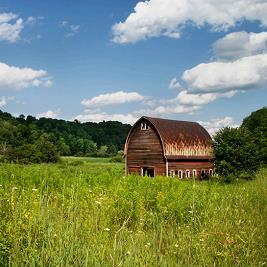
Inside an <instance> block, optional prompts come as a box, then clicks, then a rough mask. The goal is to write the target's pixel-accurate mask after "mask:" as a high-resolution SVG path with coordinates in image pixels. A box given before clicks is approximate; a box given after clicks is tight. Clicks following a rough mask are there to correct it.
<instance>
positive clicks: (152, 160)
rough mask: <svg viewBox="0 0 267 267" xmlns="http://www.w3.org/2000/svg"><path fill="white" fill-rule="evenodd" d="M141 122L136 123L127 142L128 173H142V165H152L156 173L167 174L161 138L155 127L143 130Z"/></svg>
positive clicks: (150, 126)
mask: <svg viewBox="0 0 267 267" xmlns="http://www.w3.org/2000/svg"><path fill="white" fill-rule="evenodd" d="M141 123H142V121H141V122H140V123H138V124H137V125H135V128H134V129H133V131H132V133H131V136H130V137H129V140H128V144H127V148H128V149H127V154H126V169H127V174H130V173H136V174H141V168H142V167H152V168H154V170H155V175H166V164H165V158H164V155H163V148H162V145H161V141H160V138H159V136H158V134H157V133H156V130H155V129H154V127H153V126H152V125H151V124H150V123H148V122H147V121H146V123H147V124H148V125H149V129H148V130H141Z"/></svg>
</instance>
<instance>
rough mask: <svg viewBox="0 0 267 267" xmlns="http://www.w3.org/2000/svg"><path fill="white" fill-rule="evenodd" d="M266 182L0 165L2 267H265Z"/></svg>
mask: <svg viewBox="0 0 267 267" xmlns="http://www.w3.org/2000/svg"><path fill="white" fill-rule="evenodd" d="M266 181H267V172H266V170H262V171H261V172H260V173H259V174H258V176H257V178H256V179H255V180H253V181H240V182H236V183H234V184H220V183H216V182H208V181H207V182H198V181H180V180H176V179H171V178H166V177H158V178H155V179H150V178H147V177H135V176H130V177H124V176H123V164H109V163H105V164H104V163H100V164H98V163H85V164H83V165H79V166H72V165H70V164H67V163H64V162H63V163H62V164H57V165H47V164H46V165H45V164H44V165H31V166H22V165H12V164H2V165H0V197H1V202H0V220H1V224H0V262H1V263H2V266H264V265H266V262H267V260H266V240H267V237H266V213H267V212H266V211H267V208H266V204H267V203H266V191H267V190H266Z"/></svg>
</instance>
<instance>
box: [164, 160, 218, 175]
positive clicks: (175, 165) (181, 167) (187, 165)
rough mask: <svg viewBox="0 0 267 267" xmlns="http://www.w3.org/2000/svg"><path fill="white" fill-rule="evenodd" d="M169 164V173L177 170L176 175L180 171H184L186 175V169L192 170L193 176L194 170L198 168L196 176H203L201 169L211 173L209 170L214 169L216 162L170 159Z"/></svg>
mask: <svg viewBox="0 0 267 267" xmlns="http://www.w3.org/2000/svg"><path fill="white" fill-rule="evenodd" d="M168 166H169V175H170V173H171V171H175V176H178V171H182V172H183V175H184V176H186V175H185V172H186V170H189V171H190V176H193V174H192V173H193V170H196V176H198V177H199V176H201V171H205V173H206V174H207V175H209V174H210V173H209V171H210V170H212V171H214V164H213V163H212V162H205V161H203V162H196V161H191V162H188V161H187V162H183V161H179V160H177V161H169V162H168Z"/></svg>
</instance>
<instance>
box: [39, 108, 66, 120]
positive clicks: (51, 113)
mask: <svg viewBox="0 0 267 267" xmlns="http://www.w3.org/2000/svg"><path fill="white" fill-rule="evenodd" d="M60 114H61V111H60V109H56V110H48V111H46V112H42V113H39V114H37V117H38V118H51V119H56V118H57V117H58V116H59V115H60Z"/></svg>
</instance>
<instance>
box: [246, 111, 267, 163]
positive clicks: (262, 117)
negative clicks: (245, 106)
mask: <svg viewBox="0 0 267 267" xmlns="http://www.w3.org/2000/svg"><path fill="white" fill-rule="evenodd" d="M241 128H244V129H247V130H248V131H250V132H251V133H252V135H253V137H254V139H255V143H258V146H259V154H260V155H259V157H260V161H261V162H262V163H265V164H267V107H263V108H261V109H259V110H257V111H255V112H252V113H251V114H250V115H249V116H248V117H246V118H245V119H244V120H243V123H242V125H241Z"/></svg>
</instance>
